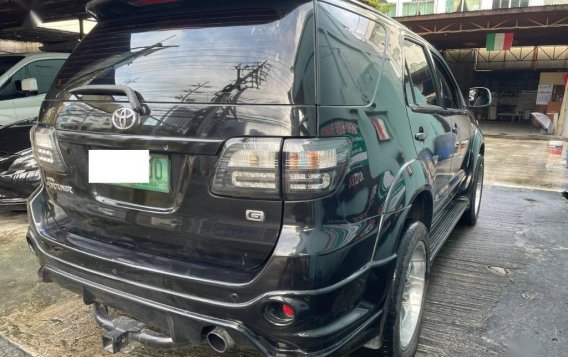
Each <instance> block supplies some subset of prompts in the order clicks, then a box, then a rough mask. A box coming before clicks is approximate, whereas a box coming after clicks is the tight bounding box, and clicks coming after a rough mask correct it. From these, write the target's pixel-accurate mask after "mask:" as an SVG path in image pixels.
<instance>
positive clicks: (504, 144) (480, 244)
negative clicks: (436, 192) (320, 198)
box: [0, 137, 568, 357]
mask: <svg viewBox="0 0 568 357" xmlns="http://www.w3.org/2000/svg"><path fill="white" fill-rule="evenodd" d="M546 145H547V144H546V142H543V141H539V140H536V141H531V140H528V141H527V140H525V141H519V140H510V139H503V138H492V137H490V138H487V150H486V189H485V193H484V197H483V201H482V210H481V215H480V218H479V221H478V224H477V226H475V227H473V228H469V227H461V226H460V227H458V228H457V229H456V230H455V231H454V233H453V234H452V236H451V237H450V239H449V240H448V242H447V243H446V244H445V246H444V248H443V249H442V251H441V252H440V254H439V255H438V257H437V258H436V261H435V262H434V265H433V267H432V274H431V280H430V289H429V292H428V297H427V303H426V308H425V316H424V324H423V328H422V334H421V336H420V346H419V352H418V355H419V356H456V355H463V356H491V355H495V356H497V355H499V356H501V355H510V356H525V355H526V356H563V355H564V356H566V355H568V318H567V316H568V300H567V299H566V296H568V284H566V283H565V279H566V276H568V235H567V234H566V232H568V219H567V218H566V217H567V213H568V201H567V200H565V199H564V198H563V197H562V196H561V195H560V194H559V193H558V191H560V190H562V189H563V188H564V189H566V185H567V184H568V169H566V168H565V163H564V161H563V159H562V158H563V157H564V156H562V157H557V156H551V155H548V154H547V153H546ZM505 186H507V187H505ZM518 187H521V188H518ZM527 187H530V189H528V188H527ZM541 189H542V190H541ZM26 224H27V223H26V218H25V215H23V214H18V213H0V271H1V272H3V274H1V275H0V286H2V288H0V356H10V357H12V356H17V357H20V356H28V355H33V356H45V357H51V356H57V357H59V356H73V357H75V356H77V357H81V356H89V357H90V356H103V355H105V353H103V352H101V348H100V334H101V330H100V328H99V327H98V326H97V325H96V323H95V322H94V319H93V318H92V312H91V310H90V308H89V307H87V306H84V305H83V303H82V301H81V299H80V298H79V297H78V296H76V295H74V294H72V293H69V292H67V291H65V290H63V289H61V288H59V287H57V286H56V285H54V284H42V283H38V281H37V278H36V270H37V263H36V260H35V257H33V255H32V254H31V253H30V252H29V250H28V249H27V247H26V244H25V239H24V234H25V229H26ZM121 355H129V356H163V357H166V356H168V357H169V356H196V357H202V356H203V357H204V356H212V355H214V354H213V353H212V352H210V350H209V349H208V348H207V347H205V346H198V347H193V348H189V349H184V350H180V351H176V352H166V351H158V350H154V349H151V348H146V347H143V346H139V345H132V346H130V348H129V349H128V351H127V353H124V354H121ZM230 355H231V356H242V357H245V356H247V357H249V356H257V354H256V353H254V352H252V351H247V350H235V351H233V352H232V353H231V354H230Z"/></svg>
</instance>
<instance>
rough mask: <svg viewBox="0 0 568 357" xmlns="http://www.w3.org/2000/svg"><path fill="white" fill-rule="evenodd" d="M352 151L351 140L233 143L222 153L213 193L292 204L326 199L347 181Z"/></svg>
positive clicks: (270, 140) (233, 141)
mask: <svg viewBox="0 0 568 357" xmlns="http://www.w3.org/2000/svg"><path fill="white" fill-rule="evenodd" d="M350 149H351V146H350V141H349V139H348V138H330V139H327V138H326V139H288V140H285V141H284V145H283V146H282V140H281V139H272V138H243V139H231V140H229V141H227V143H226V144H225V147H224V148H223V152H222V153H221V157H220V159H219V162H218V165H217V169H216V171H215V176H214V178H213V183H212V187H211V191H212V192H213V193H215V194H219V195H225V196H231V197H250V198H252V197H255V198H268V199H280V198H281V197H282V196H283V195H284V196H285V198H286V199H288V200H297V199H308V198H315V197H321V196H325V195H327V194H329V193H331V192H333V191H334V190H335V189H336V188H337V186H338V184H339V182H340V181H341V178H342V177H343V174H344V172H345V167H346V166H347V162H348V159H349V154H350ZM281 158H283V159H281ZM282 161H283V164H281V162H282ZM281 173H282V176H283V177H284V182H283V185H282V184H281V181H282V180H281ZM281 185H282V186H283V187H282V188H281Z"/></svg>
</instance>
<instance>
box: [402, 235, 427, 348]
mask: <svg viewBox="0 0 568 357" xmlns="http://www.w3.org/2000/svg"><path fill="white" fill-rule="evenodd" d="M425 278H426V248H425V246H424V243H423V242H419V243H418V244H417V245H416V248H415V249H414V252H413V253H412V257H411V259H410V262H409V264H408V268H407V269H406V276H405V283H404V290H403V293H402V304H401V310H400V323H399V326H400V344H401V346H402V348H406V347H408V345H409V344H410V342H411V341H412V338H413V337H414V334H415V333H416V330H417V326H418V320H419V318H420V313H421V311H422V304H423V296H424V287H425Z"/></svg>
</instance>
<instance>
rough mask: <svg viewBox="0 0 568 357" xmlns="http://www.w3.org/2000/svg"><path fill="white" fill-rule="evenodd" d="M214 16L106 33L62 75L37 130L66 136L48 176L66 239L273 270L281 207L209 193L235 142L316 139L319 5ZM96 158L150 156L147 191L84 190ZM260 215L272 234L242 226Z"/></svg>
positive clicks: (100, 29) (182, 16)
mask: <svg viewBox="0 0 568 357" xmlns="http://www.w3.org/2000/svg"><path fill="white" fill-rule="evenodd" d="M211 6H213V5H211ZM215 6H216V7H217V8H216V9H207V8H203V9H201V8H199V7H198V6H196V5H195V4H194V5H193V6H191V7H187V6H185V5H176V8H175V11H169V12H163V11H143V9H142V10H140V11H139V12H137V11H134V10H133V11H132V13H131V14H129V15H124V16H116V18H111V19H105V20H103V21H102V22H101V23H99V24H98V25H97V27H96V28H95V29H94V30H93V31H92V32H91V33H90V34H89V35H88V36H87V38H86V39H85V40H84V41H83V42H82V43H81V44H80V45H79V47H78V48H77V49H76V51H75V52H74V53H73V54H72V56H71V57H70V58H69V60H68V61H67V62H66V64H65V65H64V67H63V68H62V71H61V72H60V74H59V76H58V78H57V79H56V83H55V85H54V87H53V88H52V90H51V91H50V92H49V93H48V96H47V100H46V102H45V103H44V106H43V108H42V114H41V118H40V121H41V123H42V124H45V125H53V126H55V128H56V129H57V130H56V132H57V134H56V135H57V139H58V142H59V147H60V150H61V155H62V156H63V159H64V162H65V166H66V169H65V172H63V173H49V172H46V180H47V183H48V184H47V187H48V191H49V194H50V197H51V200H52V202H53V203H54V208H53V214H54V216H55V218H56V220H57V222H58V224H59V225H60V226H61V227H62V228H64V230H65V231H67V232H70V233H73V234H78V235H81V236H83V237H88V238H89V239H96V240H99V241H103V242H108V243H109V244H114V245H119V246H122V247H127V248H131V249H137V250H141V251H146V252H149V253H151V254H152V255H153V256H156V255H158V256H163V257H167V258H174V259H180V260H184V261H191V262H197V263H201V264H205V265H218V266H223V267H227V268H231V269H237V270H247V271H254V270H256V269H259V268H260V267H261V266H262V265H263V263H264V262H265V261H266V259H267V258H268V257H269V256H270V254H271V252H272V250H273V248H274V246H275V244H276V241H277V239H278V235H279V232H280V228H281V214H282V201H281V199H278V198H270V199H261V198H236V197H235V196H234V195H232V194H230V193H229V194H227V195H214V194H212V193H211V190H210V185H211V182H212V180H213V175H214V173H215V168H216V165H217V163H218V157H219V154H220V152H221V150H222V148H223V145H224V143H225V142H226V140H228V139H230V138H236V137H287V136H302V135H313V134H314V133H315V129H314V128H315V119H316V118H315V114H314V113H315V110H314V103H315V101H314V98H315V86H314V77H315V76H314V71H315V69H314V61H313V58H314V54H313V51H314V43H313V38H314V34H313V28H314V23H313V5H312V3H311V2H308V3H301V2H288V3H287V2H284V3H281V4H279V5H278V7H275V6H267V7H262V5H258V4H254V5H247V4H235V2H233V3H230V2H229V3H227V4H225V5H223V6H221V5H219V4H215ZM220 8H222V10H220ZM133 93H134V94H133ZM128 95H130V98H129V97H128ZM133 98H134V99H133ZM137 105H140V106H141V107H142V109H141V112H140V113H142V114H140V115H139V116H138V117H137V118H136V120H131V118H130V119H129V117H128V115H127V114H128V111H129V110H130V109H133V106H134V107H135V106H137ZM125 110H126V111H125ZM98 149H106V150H126V149H128V150H149V151H150V155H151V159H150V168H151V178H150V181H151V182H150V183H151V184H150V185H119V184H92V183H89V181H88V157H89V150H98ZM152 176H153V177H152ZM236 196H238V195H236ZM251 210H252V211H257V212H262V213H263V214H264V220H263V221H260V222H259V221H254V220H250V217H249V219H247V211H251Z"/></svg>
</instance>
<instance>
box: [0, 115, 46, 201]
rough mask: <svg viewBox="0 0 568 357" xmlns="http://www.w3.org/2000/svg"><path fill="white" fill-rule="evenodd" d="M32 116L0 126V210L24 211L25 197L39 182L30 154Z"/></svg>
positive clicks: (34, 162) (35, 164)
mask: <svg viewBox="0 0 568 357" xmlns="http://www.w3.org/2000/svg"><path fill="white" fill-rule="evenodd" d="M36 121H37V117H36V118H30V119H25V120H20V121H17V122H14V123H12V124H9V125H5V126H0V210H26V200H27V198H28V197H29V196H30V195H31V194H32V193H33V192H34V191H35V189H36V188H37V187H38V186H39V184H40V172H39V167H38V165H37V163H36V161H35V159H34V157H33V155H32V150H31V143H30V129H31V127H32V125H33V124H34V123H35V122H36Z"/></svg>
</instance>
